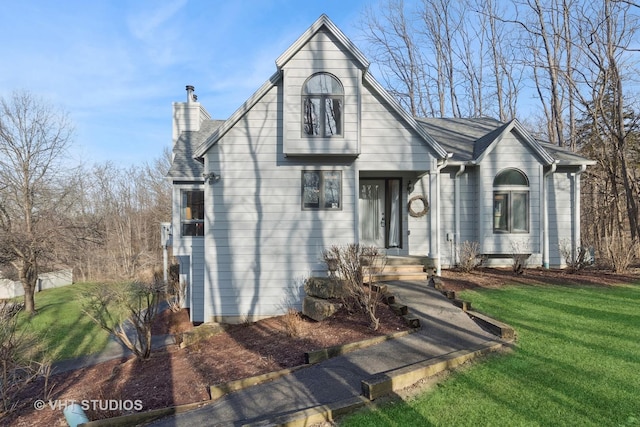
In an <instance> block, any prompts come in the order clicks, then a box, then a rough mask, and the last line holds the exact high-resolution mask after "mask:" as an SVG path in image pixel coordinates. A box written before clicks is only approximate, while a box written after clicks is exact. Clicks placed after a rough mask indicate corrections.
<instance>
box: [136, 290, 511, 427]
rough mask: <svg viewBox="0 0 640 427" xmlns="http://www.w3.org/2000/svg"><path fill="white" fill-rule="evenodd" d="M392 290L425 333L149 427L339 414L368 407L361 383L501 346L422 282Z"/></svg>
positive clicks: (276, 420) (268, 421) (237, 423)
mask: <svg viewBox="0 0 640 427" xmlns="http://www.w3.org/2000/svg"><path fill="white" fill-rule="evenodd" d="M388 286H389V290H390V292H391V293H392V294H394V295H395V296H396V301H397V302H400V303H402V304H405V305H407V306H408V307H409V313H410V314H412V315H414V316H416V317H418V318H419V319H420V322H421V325H422V328H421V329H420V330H419V331H418V332H416V333H413V334H409V335H406V336H404V337H402V338H398V339H394V340H390V341H386V342H384V343H382V344H377V345H374V346H372V347H369V348H365V349H361V350H357V351H354V352H352V353H348V354H346V355H342V356H339V357H335V358H333V359H329V360H327V361H324V362H321V363H318V364H316V365H312V366H309V367H307V368H304V369H300V370H297V371H295V372H293V373H291V374H288V375H285V376H284V377H282V378H280V379H277V380H273V381H271V382H268V383H264V384H260V385H256V386H253V387H250V388H247V389H244V390H241V391H237V392H234V393H231V394H229V395H226V396H224V397H222V398H220V399H218V400H216V401H213V402H211V403H206V404H204V405H203V406H202V407H200V408H197V409H194V410H191V411H188V412H182V413H176V414H174V415H172V416H169V417H165V418H163V419H160V420H157V421H155V422H152V423H150V424H148V425H152V426H164V427H178V426H196V425H202V426H204V425H207V426H212V425H213V426H241V425H247V424H249V425H251V424H256V425H260V426H263V425H274V424H275V425H279V424H283V423H286V422H290V421H291V420H293V419H300V418H301V417H305V418H306V417H307V416H308V415H309V414H312V413H313V412H314V411H320V410H322V408H325V409H326V408H327V407H330V408H334V409H339V408H341V407H349V406H350V405H351V406H353V404H354V402H358V401H364V400H365V399H364V398H363V397H362V390H363V387H362V381H363V380H369V379H372V378H376V377H380V376H381V375H385V374H387V375H390V374H389V373H391V372H398V371H401V370H403V369H406V368H411V367H413V366H416V365H414V364H420V363H425V361H429V360H435V359H434V358H438V357H440V358H442V357H447V355H450V354H457V353H455V352H459V351H460V350H469V351H473V350H478V349H481V348H483V347H487V346H489V345H491V344H492V343H493V345H495V343H496V341H499V340H498V338H497V337H496V336H494V335H491V334H489V333H488V332H485V331H484V330H483V329H481V328H480V327H479V326H478V325H477V324H476V323H475V322H474V321H473V320H471V319H470V318H469V316H467V314H465V313H464V312H463V311H462V310H461V309H459V308H458V307H456V306H454V305H453V304H452V303H451V301H449V300H448V299H446V298H445V297H444V296H443V295H442V294H441V293H440V292H439V291H437V290H435V289H433V288H431V287H428V286H427V285H426V283H425V282H423V281H421V282H391V283H388ZM427 363H428V362H427ZM309 422H310V420H306V421H305V423H303V424H300V425H308V423H309Z"/></svg>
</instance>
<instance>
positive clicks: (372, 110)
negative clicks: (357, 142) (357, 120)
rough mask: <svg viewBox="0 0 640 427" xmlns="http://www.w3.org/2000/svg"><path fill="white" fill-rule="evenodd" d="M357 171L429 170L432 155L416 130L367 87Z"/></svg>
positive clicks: (365, 88)
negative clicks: (358, 169)
mask: <svg viewBox="0 0 640 427" xmlns="http://www.w3.org/2000/svg"><path fill="white" fill-rule="evenodd" d="M361 108H362V147H361V154H360V157H359V158H358V167H359V168H360V170H380V171H385V170H395V171H428V170H430V168H431V164H432V162H433V159H434V156H433V153H432V151H431V149H430V147H428V146H427V143H426V142H425V141H424V140H423V139H422V137H420V136H419V135H418V134H417V133H416V131H415V130H413V129H411V128H410V127H409V126H408V125H407V124H406V123H405V121H404V120H403V119H402V118H401V117H400V116H399V115H398V114H397V113H396V112H395V111H394V110H393V109H392V108H391V106H390V105H389V104H388V103H387V102H385V100H384V99H382V98H381V97H379V96H377V95H376V94H374V93H373V92H372V91H371V90H370V88H368V87H367V86H366V85H365V86H363V92H362V107H361Z"/></svg>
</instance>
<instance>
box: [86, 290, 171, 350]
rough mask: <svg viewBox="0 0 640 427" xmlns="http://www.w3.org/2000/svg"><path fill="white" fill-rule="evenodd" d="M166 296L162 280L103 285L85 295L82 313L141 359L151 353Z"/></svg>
mask: <svg viewBox="0 0 640 427" xmlns="http://www.w3.org/2000/svg"><path fill="white" fill-rule="evenodd" d="M163 296H164V284H163V283H162V281H160V280H153V281H151V282H147V283H144V282H132V283H128V284H126V285H122V286H119V285H102V286H97V287H95V288H94V289H93V290H92V291H90V292H89V293H88V294H87V295H86V301H85V304H84V307H83V312H84V313H85V314H86V315H87V316H89V317H90V318H91V319H92V320H93V321H94V322H96V323H97V324H98V326H100V327H101V328H102V329H104V330H105V331H107V332H108V333H109V334H110V335H112V336H113V337H115V338H116V339H117V340H118V341H120V342H121V343H122V344H123V345H124V346H125V347H127V348H128V349H129V350H131V351H132V352H133V354H134V355H135V356H136V357H137V358H138V359H139V360H148V359H149V357H150V356H151V326H152V325H153V320H154V319H155V317H156V315H157V314H158V303H159V302H160V301H161V300H162V297H163Z"/></svg>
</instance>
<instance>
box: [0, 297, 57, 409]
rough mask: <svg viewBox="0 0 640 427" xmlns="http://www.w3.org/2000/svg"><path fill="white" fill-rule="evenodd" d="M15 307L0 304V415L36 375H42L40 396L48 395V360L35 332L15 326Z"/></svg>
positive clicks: (14, 406) (15, 400)
mask: <svg viewBox="0 0 640 427" xmlns="http://www.w3.org/2000/svg"><path fill="white" fill-rule="evenodd" d="M17 313H18V312H17V311H13V310H12V306H11V305H9V304H3V305H0V405H1V406H0V418H2V414H3V413H7V412H11V411H13V410H14V409H15V408H16V405H17V404H18V399H17V397H18V395H19V394H20V392H22V391H23V390H24V389H25V388H26V387H27V386H29V384H30V383H31V382H32V381H34V380H35V379H37V378H44V380H45V381H44V394H43V398H44V399H45V400H46V399H48V398H49V393H50V391H51V390H50V387H49V382H48V380H49V376H50V374H51V362H50V361H49V360H48V359H47V358H46V357H43V356H39V354H41V352H40V350H41V348H40V345H39V343H38V341H37V339H36V338H35V336H33V335H31V334H29V333H26V332H23V331H20V330H19V329H18V322H17V318H18V316H17Z"/></svg>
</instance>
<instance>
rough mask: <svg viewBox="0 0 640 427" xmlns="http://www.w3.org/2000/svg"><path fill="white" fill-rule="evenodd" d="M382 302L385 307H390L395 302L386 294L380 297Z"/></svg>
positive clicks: (393, 297)
mask: <svg viewBox="0 0 640 427" xmlns="http://www.w3.org/2000/svg"><path fill="white" fill-rule="evenodd" d="M382 301H384V303H385V304H387V305H391V304H393V303H395V302H396V297H395V296H394V295H391V294H386V295H383V296H382Z"/></svg>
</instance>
